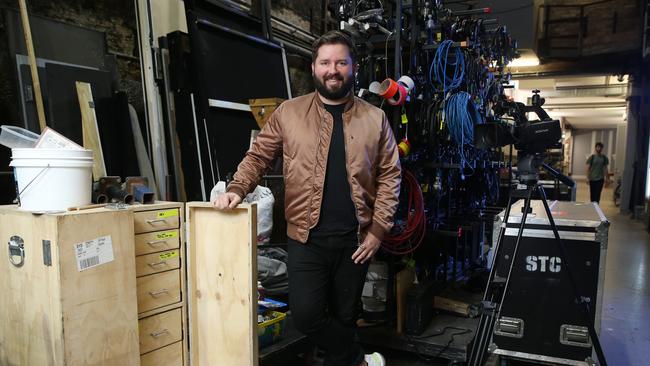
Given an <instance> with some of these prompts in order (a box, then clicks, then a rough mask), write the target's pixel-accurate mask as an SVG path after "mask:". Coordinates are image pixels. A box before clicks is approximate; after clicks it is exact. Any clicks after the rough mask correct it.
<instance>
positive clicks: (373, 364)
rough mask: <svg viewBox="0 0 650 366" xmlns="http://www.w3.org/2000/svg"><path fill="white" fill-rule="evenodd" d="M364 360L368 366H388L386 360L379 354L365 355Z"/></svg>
mask: <svg viewBox="0 0 650 366" xmlns="http://www.w3.org/2000/svg"><path fill="white" fill-rule="evenodd" d="M364 359H365V361H366V363H367V364H368V366H386V359H385V358H384V356H382V355H381V353H379V352H375V353H371V354H368V355H365V356H364Z"/></svg>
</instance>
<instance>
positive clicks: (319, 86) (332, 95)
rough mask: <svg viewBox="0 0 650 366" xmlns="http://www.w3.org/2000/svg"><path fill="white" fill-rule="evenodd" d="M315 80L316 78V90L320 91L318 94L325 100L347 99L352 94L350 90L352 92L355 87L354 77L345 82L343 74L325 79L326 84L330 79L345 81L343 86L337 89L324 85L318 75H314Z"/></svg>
mask: <svg viewBox="0 0 650 366" xmlns="http://www.w3.org/2000/svg"><path fill="white" fill-rule="evenodd" d="M313 78H314V85H315V86H316V90H318V93H319V94H320V95H321V96H323V97H324V98H326V99H330V100H339V99H343V98H345V97H346V96H347V95H348V93H349V92H350V90H352V86H353V85H354V75H351V76H350V77H349V78H348V80H347V81H345V79H344V78H343V75H341V74H336V75H331V76H328V77H327V78H326V79H325V82H327V80H329V79H337V80H341V81H343V84H341V86H340V87H338V88H335V89H330V88H328V87H327V86H326V85H325V84H323V82H322V81H321V80H320V79H319V78H318V77H317V76H316V75H313Z"/></svg>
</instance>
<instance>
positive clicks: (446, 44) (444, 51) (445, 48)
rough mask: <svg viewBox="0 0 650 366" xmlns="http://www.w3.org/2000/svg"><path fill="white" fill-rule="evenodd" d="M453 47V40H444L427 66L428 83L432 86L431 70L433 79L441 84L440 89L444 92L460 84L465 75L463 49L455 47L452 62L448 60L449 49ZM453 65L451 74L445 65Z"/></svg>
mask: <svg viewBox="0 0 650 366" xmlns="http://www.w3.org/2000/svg"><path fill="white" fill-rule="evenodd" d="M452 47H454V42H452V41H451V40H445V41H443V42H442V43H440V46H439V47H438V49H437V50H436V54H435V56H434V57H433V61H432V62H431V66H430V67H429V83H431V86H433V80H432V77H431V74H432V72H433V74H434V76H435V80H436V81H437V82H438V83H439V84H442V91H443V92H444V93H445V94H446V93H447V92H448V91H451V90H454V89H456V88H458V87H459V86H460V84H461V83H462V82H463V78H464V77H465V56H464V55H463V51H462V50H461V49H460V48H458V47H456V48H455V49H454V51H453V55H452V57H453V60H454V61H453V62H449V50H450V49H452ZM448 65H449V66H453V76H451V77H450V76H449V75H448V73H447V66H448Z"/></svg>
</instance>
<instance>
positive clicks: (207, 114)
mask: <svg viewBox="0 0 650 366" xmlns="http://www.w3.org/2000/svg"><path fill="white" fill-rule="evenodd" d="M221 24H222V23H221V22H219V20H216V21H215V20H214V19H209V20H208V19H206V18H202V17H199V16H197V15H196V14H195V13H193V12H191V11H190V12H188V27H189V31H190V34H189V36H190V47H191V51H190V56H189V58H190V62H189V64H190V65H189V66H190V67H188V71H189V74H190V75H189V78H190V79H191V80H192V81H193V91H195V93H196V94H195V109H196V124H197V125H196V128H194V120H193V119H192V120H189V121H188V119H185V120H186V121H187V122H189V123H191V126H187V125H186V126H181V124H180V122H179V123H178V129H179V130H181V129H184V130H185V131H186V132H189V133H184V134H183V135H184V138H183V140H182V142H181V144H184V143H185V144H187V143H190V144H194V147H195V148H196V145H195V144H196V142H195V141H196V139H197V137H196V132H195V131H194V130H196V131H198V141H199V149H198V150H199V151H200V154H201V163H202V164H201V167H200V170H202V172H203V178H204V187H205V191H206V193H207V192H210V190H211V189H212V187H213V186H214V184H215V183H216V181H217V180H218V179H219V175H220V176H221V179H222V180H225V178H226V175H227V174H228V173H233V172H235V171H236V169H237V165H238V164H239V162H240V161H241V159H242V158H243V157H244V154H245V153H246V151H247V150H248V146H249V143H250V133H251V130H253V129H259V127H258V126H257V123H256V122H255V118H254V117H253V115H252V113H250V112H243V111H238V110H229V109H224V108H217V107H210V106H209V100H210V99H214V100H221V101H227V102H235V103H242V104H248V100H249V99H254V98H271V97H279V98H285V99H286V98H288V90H287V81H286V77H285V72H284V64H283V57H282V50H281V48H279V47H278V46H277V44H272V43H270V42H268V41H266V40H263V39H260V38H256V37H254V36H250V34H255V32H254V31H252V32H246V31H243V34H242V33H237V32H238V31H233V30H230V29H227V28H224V27H223V26H222V25H221ZM245 26H246V25H245V24H240V28H241V27H245ZM170 43H173V42H170ZM171 53H172V54H174V53H176V52H173V51H172V52H171ZM175 58H176V57H174V56H173V57H172V59H175ZM178 120H179V121H180V120H181V119H180V118H179V119H178ZM204 122H205V123H204ZM206 127H207V131H206ZM180 135H181V134H180V131H179V137H180ZM190 135H191V136H194V140H195V141H193V142H190V139H189V138H188V137H189V136H190ZM192 155H193V154H192ZM197 157H198V155H197ZM188 158H191V156H185V155H184V156H183V160H184V162H183V167H184V169H186V168H187V167H188V166H189V165H194V164H196V162H195V161H191V162H187V161H186V159H188ZM200 173H201V172H200V171H199V172H198V174H197V175H196V176H195V177H197V178H200ZM213 176H214V179H213ZM189 177H190V174H188V172H185V178H186V180H185V188H186V192H187V195H188V198H189V197H192V196H196V195H197V192H192V191H191V190H192V189H196V188H194V187H196V186H195V185H194V184H193V182H190V181H188V178H189ZM195 179H196V178H195ZM199 184H200V183H199ZM199 187H200V186H199ZM206 198H207V197H206Z"/></svg>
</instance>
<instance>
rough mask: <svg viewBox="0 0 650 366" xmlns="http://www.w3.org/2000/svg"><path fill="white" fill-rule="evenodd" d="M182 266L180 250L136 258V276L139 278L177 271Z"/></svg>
mask: <svg viewBox="0 0 650 366" xmlns="http://www.w3.org/2000/svg"><path fill="white" fill-rule="evenodd" d="M180 266H181V259H180V253H179V250H178V249H176V250H168V251H166V252H160V253H151V254H145V255H139V256H137V257H135V275H136V276H137V277H140V276H146V275H150V274H154V273H158V272H164V271H169V270H170V269H177V268H180Z"/></svg>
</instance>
